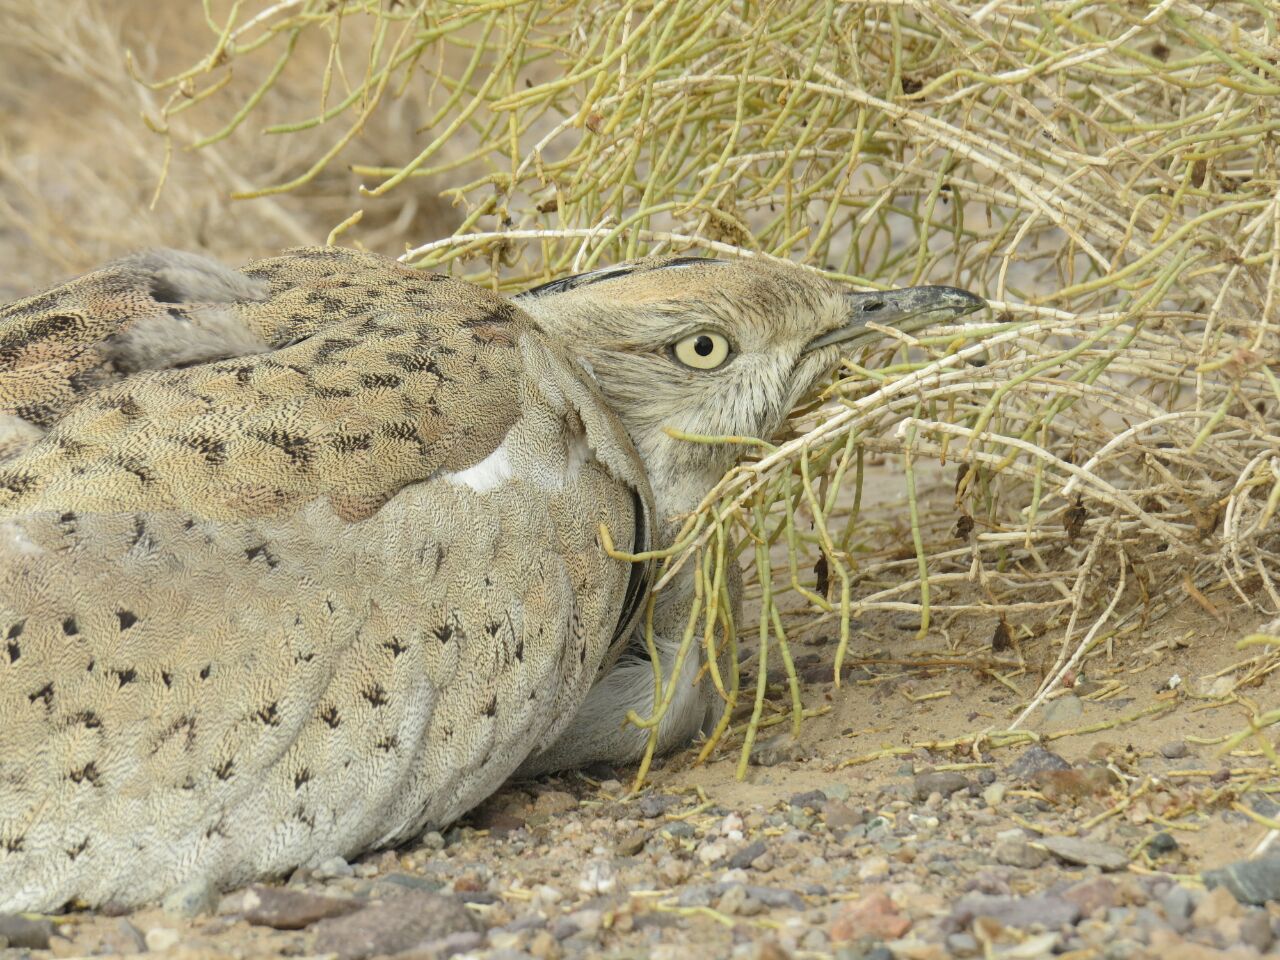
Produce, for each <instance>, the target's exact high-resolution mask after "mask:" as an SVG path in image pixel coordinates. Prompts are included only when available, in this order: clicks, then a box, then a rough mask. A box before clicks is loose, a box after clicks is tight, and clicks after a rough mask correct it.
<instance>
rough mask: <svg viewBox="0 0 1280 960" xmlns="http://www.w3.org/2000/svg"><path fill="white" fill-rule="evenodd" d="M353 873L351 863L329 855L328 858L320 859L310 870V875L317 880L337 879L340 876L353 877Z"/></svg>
mask: <svg viewBox="0 0 1280 960" xmlns="http://www.w3.org/2000/svg"><path fill="white" fill-rule="evenodd" d="M355 873H356V872H355V870H353V869H352V868H351V864H349V863H347V861H346V860H343V859H342V857H330V858H329V859H328V860H322V861H321V862H320V863H319V864H318V865H317V866H316V867H315V868H314V869H313V870H312V871H311V875H312V876H313V877H315V878H316V879H317V880H337V879H338V878H340V877H353V876H355Z"/></svg>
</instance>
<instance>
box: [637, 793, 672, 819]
mask: <svg viewBox="0 0 1280 960" xmlns="http://www.w3.org/2000/svg"><path fill="white" fill-rule="evenodd" d="M679 805H680V798H679V797H673V796H671V795H670V794H667V793H649V794H645V795H644V796H643V797H641V798H640V800H639V802H638V803H637V806H638V807H639V809H640V816H642V817H645V818H647V819H649V820H654V819H656V818H658V817H660V816H662V815H663V814H664V813H666V812H667V811H668V810H670V809H671V808H672V807H677V806H679Z"/></svg>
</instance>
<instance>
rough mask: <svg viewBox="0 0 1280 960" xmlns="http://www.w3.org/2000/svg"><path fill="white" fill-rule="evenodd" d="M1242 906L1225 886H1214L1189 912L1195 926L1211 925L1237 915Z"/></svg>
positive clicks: (1241, 911)
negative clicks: (1191, 911)
mask: <svg viewBox="0 0 1280 960" xmlns="http://www.w3.org/2000/svg"><path fill="white" fill-rule="evenodd" d="M1243 912H1244V911H1243V908H1242V907H1241V906H1240V904H1239V902H1238V901H1237V900H1236V898H1235V897H1234V896H1233V895H1232V893H1231V891H1230V890H1228V889H1227V888H1226V887H1214V888H1213V889H1212V890H1210V891H1209V892H1208V893H1207V894H1206V895H1205V897H1204V899H1203V900H1201V901H1200V902H1199V903H1198V904H1197V905H1196V909H1195V912H1194V913H1192V914H1191V920H1192V922H1193V923H1195V925H1196V926H1205V927H1207V926H1212V925H1213V924H1215V923H1217V922H1218V921H1219V920H1221V919H1223V918H1234V917H1239V916H1241V915H1242V914H1243Z"/></svg>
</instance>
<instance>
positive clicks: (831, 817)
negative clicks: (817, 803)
mask: <svg viewBox="0 0 1280 960" xmlns="http://www.w3.org/2000/svg"><path fill="white" fill-rule="evenodd" d="M822 819H823V821H824V822H825V823H826V825H827V829H829V830H848V829H849V828H850V827H856V826H859V825H860V824H863V823H865V822H866V820H867V814H866V812H865V811H863V810H855V809H854V808H853V807H850V806H849V805H848V804H845V803H841V802H840V801H838V800H828V801H827V802H826V803H825V804H823V805H822Z"/></svg>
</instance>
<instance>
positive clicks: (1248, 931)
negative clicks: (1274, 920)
mask: <svg viewBox="0 0 1280 960" xmlns="http://www.w3.org/2000/svg"><path fill="white" fill-rule="evenodd" d="M1240 942H1241V943H1246V944H1248V945H1249V946H1251V947H1253V948H1254V949H1255V950H1257V951H1258V952H1259V953H1263V954H1265V953H1266V952H1267V951H1268V950H1270V949H1271V946H1272V944H1273V943H1275V933H1274V931H1273V930H1272V929H1271V918H1270V917H1268V916H1267V914H1266V912H1265V911H1263V910H1250V911H1249V912H1248V913H1247V914H1246V915H1245V916H1244V918H1243V919H1242V920H1241V921H1240Z"/></svg>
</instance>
